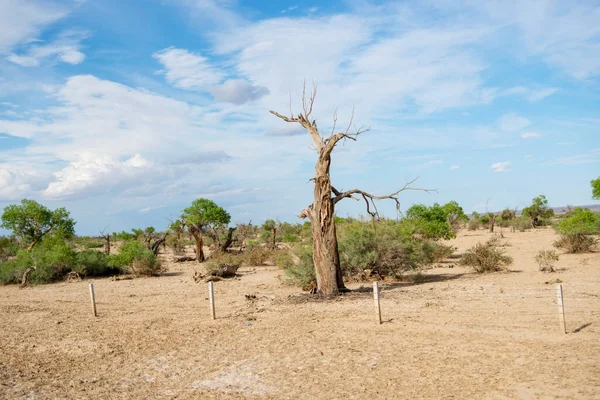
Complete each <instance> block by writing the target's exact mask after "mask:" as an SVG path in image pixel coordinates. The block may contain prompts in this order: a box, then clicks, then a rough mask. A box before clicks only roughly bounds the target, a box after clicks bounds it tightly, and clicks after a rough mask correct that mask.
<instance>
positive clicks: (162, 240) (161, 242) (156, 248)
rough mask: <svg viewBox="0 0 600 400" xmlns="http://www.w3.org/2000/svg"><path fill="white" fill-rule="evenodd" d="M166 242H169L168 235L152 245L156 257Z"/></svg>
mask: <svg viewBox="0 0 600 400" xmlns="http://www.w3.org/2000/svg"><path fill="white" fill-rule="evenodd" d="M165 240H167V234H166V233H165V234H164V235H163V236H162V237H161V238H160V239H157V240H156V241H155V242H154V243H152V247H151V250H152V253H154V255H157V254H158V250H159V249H160V245H161V244H164V243H165Z"/></svg>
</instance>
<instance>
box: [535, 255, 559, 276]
mask: <svg viewBox="0 0 600 400" xmlns="http://www.w3.org/2000/svg"><path fill="white" fill-rule="evenodd" d="M535 261H536V262H537V263H538V265H539V268H540V271H543V272H554V263H556V262H557V261H558V254H556V252H555V251H554V250H540V251H539V252H538V253H537V254H536V255H535Z"/></svg>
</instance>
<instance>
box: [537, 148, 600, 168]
mask: <svg viewBox="0 0 600 400" xmlns="http://www.w3.org/2000/svg"><path fill="white" fill-rule="evenodd" d="M599 161H600V149H594V150H592V151H590V152H588V153H583V154H576V155H573V156H568V157H561V158H558V159H556V160H554V161H552V162H549V163H547V164H548V165H578V164H590V163H597V162H599Z"/></svg>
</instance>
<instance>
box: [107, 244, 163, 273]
mask: <svg viewBox="0 0 600 400" xmlns="http://www.w3.org/2000/svg"><path fill="white" fill-rule="evenodd" d="M109 265H110V266H111V267H113V268H120V269H125V270H128V271H129V272H131V273H132V274H134V275H150V276H154V275H160V274H161V273H162V272H164V269H163V267H162V265H161V263H160V260H159V259H158V258H157V257H156V255H154V253H152V251H150V250H148V249H147V248H146V246H145V245H144V243H141V242H136V241H130V242H125V243H124V244H123V245H122V246H121V247H120V248H119V254H116V255H114V256H111V257H110V258H109Z"/></svg>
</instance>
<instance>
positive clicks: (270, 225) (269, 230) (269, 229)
mask: <svg viewBox="0 0 600 400" xmlns="http://www.w3.org/2000/svg"><path fill="white" fill-rule="evenodd" d="M280 225H281V224H280V223H279V222H275V221H274V220H272V219H268V220H266V221H265V223H264V224H263V226H262V233H261V237H262V239H263V240H264V241H265V243H266V244H267V246H269V247H270V248H272V249H275V248H276V247H277V231H278V230H279V226H280Z"/></svg>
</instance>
